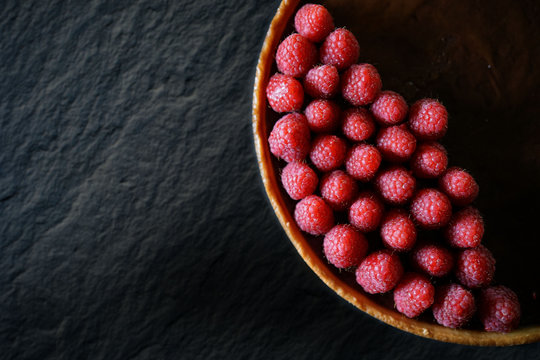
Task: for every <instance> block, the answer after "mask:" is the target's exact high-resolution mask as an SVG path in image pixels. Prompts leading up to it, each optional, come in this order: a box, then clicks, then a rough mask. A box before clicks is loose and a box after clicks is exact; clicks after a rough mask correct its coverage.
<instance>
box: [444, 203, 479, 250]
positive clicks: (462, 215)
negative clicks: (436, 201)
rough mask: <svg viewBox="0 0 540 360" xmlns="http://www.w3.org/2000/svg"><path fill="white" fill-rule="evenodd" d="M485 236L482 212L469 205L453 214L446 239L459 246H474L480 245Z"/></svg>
mask: <svg viewBox="0 0 540 360" xmlns="http://www.w3.org/2000/svg"><path fill="white" fill-rule="evenodd" d="M482 236H484V220H482V215H480V212H479V211H478V210H476V209H475V208H473V207H467V208H465V209H463V210H461V211H459V212H457V213H455V214H454V216H452V219H451V220H450V223H449V224H448V228H447V229H446V239H448V242H449V243H450V245H452V246H454V247H458V248H474V247H477V246H478V245H480V242H481V241H482Z"/></svg>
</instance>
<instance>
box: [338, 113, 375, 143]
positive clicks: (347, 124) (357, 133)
mask: <svg viewBox="0 0 540 360" xmlns="http://www.w3.org/2000/svg"><path fill="white" fill-rule="evenodd" d="M341 129H342V130H343V134H344V135H345V136H346V137H347V138H348V139H349V140H352V141H364V140H367V139H369V138H370V137H371V135H373V133H374V132H375V122H374V121H373V117H372V116H371V114H370V113H369V111H367V110H366V109H364V108H350V109H347V110H345V111H344V112H343V123H342V125H341Z"/></svg>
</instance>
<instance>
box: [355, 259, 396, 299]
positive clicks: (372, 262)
mask: <svg viewBox="0 0 540 360" xmlns="http://www.w3.org/2000/svg"><path fill="white" fill-rule="evenodd" d="M402 275H403V267H402V266H401V262H400V261H399V257H398V256H397V255H395V254H392V253H391V252H390V251H388V250H381V251H376V252H374V253H371V254H370V255H368V256H367V257H366V258H365V259H364V260H363V261H362V263H361V264H360V266H359V267H358V269H356V282H357V283H358V284H360V286H362V288H363V289H364V291H365V292H367V293H370V294H378V293H385V292H388V291H390V290H392V289H393V288H394V287H395V286H396V284H397V283H398V281H399V279H400V278H401V276H402Z"/></svg>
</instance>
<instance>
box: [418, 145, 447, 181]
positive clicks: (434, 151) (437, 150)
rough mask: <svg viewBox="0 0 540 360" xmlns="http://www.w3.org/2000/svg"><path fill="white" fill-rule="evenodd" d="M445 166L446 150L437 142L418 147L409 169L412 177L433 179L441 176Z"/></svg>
mask: <svg viewBox="0 0 540 360" xmlns="http://www.w3.org/2000/svg"><path fill="white" fill-rule="evenodd" d="M447 166H448V157H447V155H446V150H445V148H444V147H443V146H442V145H441V144H439V143H437V142H429V143H422V144H420V145H418V146H417V148H416V151H415V153H414V154H413V156H412V159H411V169H412V171H413V173H414V175H415V176H417V177H419V178H423V179H434V178H437V177H439V176H441V175H442V173H444V171H445V170H446V167H447Z"/></svg>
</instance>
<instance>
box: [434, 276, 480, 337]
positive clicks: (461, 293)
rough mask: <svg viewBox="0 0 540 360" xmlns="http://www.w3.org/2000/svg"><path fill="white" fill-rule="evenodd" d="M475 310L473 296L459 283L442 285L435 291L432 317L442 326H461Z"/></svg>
mask: <svg viewBox="0 0 540 360" xmlns="http://www.w3.org/2000/svg"><path fill="white" fill-rule="evenodd" d="M475 310H476V306H475V303H474V296H473V295H472V294H471V292H470V291H469V290H467V289H465V288H464V287H463V286H461V285H457V284H449V285H444V286H441V287H439V288H437V290H436V291H435V301H434V302H433V317H434V318H435V320H437V322H438V323H439V324H441V325H443V326H446V327H450V328H454V329H456V328H459V327H462V326H463V325H465V324H466V323H467V322H468V321H469V320H470V319H471V317H472V316H473V314H474V312H475Z"/></svg>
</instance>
